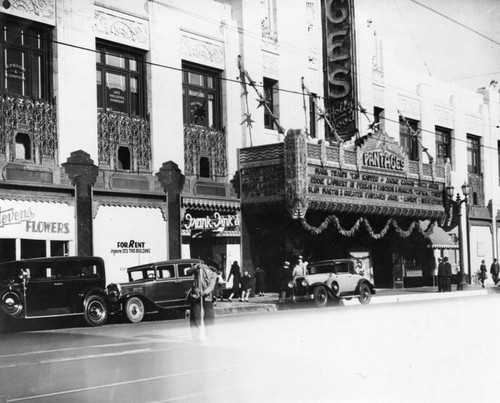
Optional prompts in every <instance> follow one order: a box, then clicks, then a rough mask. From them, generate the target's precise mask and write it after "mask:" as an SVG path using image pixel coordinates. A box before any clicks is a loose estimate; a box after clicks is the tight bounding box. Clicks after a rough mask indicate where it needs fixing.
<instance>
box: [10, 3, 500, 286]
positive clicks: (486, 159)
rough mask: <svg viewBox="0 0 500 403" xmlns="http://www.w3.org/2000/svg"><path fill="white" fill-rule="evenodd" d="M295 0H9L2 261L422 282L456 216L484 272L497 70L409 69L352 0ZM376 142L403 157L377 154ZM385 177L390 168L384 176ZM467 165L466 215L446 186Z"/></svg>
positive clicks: (493, 247)
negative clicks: (339, 272) (451, 74)
mask: <svg viewBox="0 0 500 403" xmlns="http://www.w3.org/2000/svg"><path fill="white" fill-rule="evenodd" d="M346 4H347V6H348V8H346V9H344V8H343V7H346ZM290 7H291V4H290V2H288V1H285V0H255V1H249V0H183V1H178V0H150V1H146V0H144V1H143V0H141V1H137V0H121V1H118V0H99V1H91V0H84V1H82V0H78V1H77V0H65V1H64V2H63V1H62V0H47V1H44V2H39V1H23V2H20V1H17V0H10V1H5V2H3V3H2V6H1V8H0V22H1V24H2V32H3V35H2V43H1V45H0V46H1V47H2V52H1V56H0V57H1V58H2V63H1V64H2V66H3V67H2V69H1V77H0V86H1V99H0V102H1V103H0V125H1V132H0V167H1V171H2V176H1V178H0V260H2V261H6V260H12V259H19V258H28V257H37V256H55V255H98V256H101V257H103V258H104V260H105V262H106V265H107V276H108V280H109V281H123V280H125V274H124V273H125V272H124V270H125V268H126V267H129V266H132V265H137V264H141V263H146V262H149V261H155V260H163V259H167V258H178V257H200V258H202V259H206V260H208V261H212V262H214V263H215V264H218V265H220V266H221V267H223V268H224V269H225V270H226V272H227V271H228V269H229V267H230V265H231V263H232V262H233V261H238V262H240V265H242V266H244V267H247V268H249V269H250V270H253V269H255V267H257V266H263V267H264V268H265V269H266V271H268V273H269V278H270V279H271V286H272V280H273V279H274V278H276V277H277V274H276V270H277V268H278V267H280V266H281V262H280V261H281V260H283V259H290V258H293V257H294V256H295V255H296V254H306V255H307V257H308V258H309V259H316V258H326V257H340V255H342V257H346V256H348V255H351V256H353V257H356V258H359V259H363V262H364V264H365V265H366V268H367V272H368V273H370V274H369V275H370V276H371V277H372V279H373V280H374V281H375V284H376V285H377V286H388V287H389V286H411V285H416V284H423V283H428V282H429V281H432V278H433V273H434V272H433V270H434V261H435V258H436V257H437V256H438V255H440V254H446V255H449V256H450V257H451V259H452V261H453V263H455V264H456V263H457V260H458V259H459V258H460V253H458V252H457V242H455V241H454V239H453V237H452V236H450V235H448V232H451V234H452V235H453V234H454V233H456V234H458V232H457V225H461V226H462V227H463V229H464V234H469V238H468V242H467V244H468V245H469V247H468V248H464V249H465V250H464V253H463V256H462V259H463V260H467V262H468V263H469V262H470V265H469V264H467V265H466V266H467V271H468V272H469V273H470V270H469V269H468V267H469V266H470V267H471V268H472V269H475V268H476V267H478V265H479V262H480V260H482V259H485V260H487V261H488V262H489V261H491V260H492V258H493V257H496V256H498V225H497V222H498V218H497V216H498V206H497V203H498V202H497V200H499V197H500V195H499V194H498V192H499V168H498V166H499V165H498V161H499V159H500V153H499V151H498V150H499V143H498V142H499V140H500V132H499V129H498V127H497V126H498V122H499V120H500V108H499V106H498V105H499V96H498V89H497V88H496V86H495V84H492V85H490V86H489V87H487V88H484V89H482V90H480V91H479V92H477V93H470V92H467V91H464V90H461V89H457V88H452V87H449V86H445V85H443V84H442V83H438V82H434V81H428V82H424V83H422V82H420V81H419V80H417V79H415V80H414V79H412V78H411V76H410V75H409V74H407V72H398V71H397V69H396V67H397V61H395V60H393V59H391V55H390V53H389V52H384V51H383V48H382V46H381V43H382V39H381V38H379V37H378V36H377V32H376V31H375V30H374V29H373V27H370V26H368V25H367V24H366V18H365V17H364V16H363V10H360V9H358V8H356V7H355V4H354V3H352V2H336V1H333V0H326V1H320V0H303V1H302V0H301V1H297V2H296V4H294V6H293V9H291V8H290ZM351 67H352V68H351ZM354 67H355V68H354ZM325 72H326V75H325ZM332 128H335V130H332ZM290 129H293V130H290ZM297 130H298V131H297ZM377 141H378V142H379V145H380V144H384V147H385V145H387V147H385V148H384V152H387V155H386V156H385V157H383V158H386V157H387V158H388V160H390V161H393V162H394V163H395V164H396V165H391V164H392V162H389V163H388V165H384V166H378V167H377V166H374V164H378V163H380V159H379V160H378V161H379V162H373V161H374V160H373V158H372V160H370V161H372V162H369V157H365V155H371V156H372V157H373V156H374V155H380V154H377V152H379V151H380V150H379V149H378V148H377V147H378V146H377V145H376V144H375V143H376V142H377ZM370 153H371V154H370ZM429 156H430V157H431V158H432V159H429ZM377 158H380V157H377ZM375 159H376V158H375ZM465 160H467V161H468V164H467V166H466V165H465V164H464V163H460V161H465ZM384 161H385V160H384ZM401 161H403V162H402V164H403V168H402V169H395V168H394V167H396V166H397V164H399V163H401ZM370 164H371V165H370ZM384 164H385V162H384ZM266 167H267V168H269V171H266V169H267V168H266ZM400 168H401V166H400ZM364 170H365V171H366V172H364ZM344 175H348V176H349V178H348V179H346V177H345V176H344ZM356 175H365V176H366V179H367V181H368V182H367V181H364V180H361V179H359V177H356ZM369 176H374V177H375V176H377V177H383V178H385V179H384V182H383V183H378V184H377V185H376V186H377V187H376V188H375V187H373V186H372V188H371V189H369V186H368V185H369V184H370V183H369V181H370V179H368V177H369ZM332 177H334V178H336V179H335V181H337V182H335V183H334V182H333V181H332ZM391 180H392V181H393V182H394V183H391ZM403 181H406V182H405V183H403ZM412 181H413V182H412ZM464 181H465V182H468V183H469V184H470V185H471V189H472V193H471V195H470V197H469V205H468V206H467V214H465V213H464V214H462V222H461V223H458V222H457V221H456V220H457V214H456V208H455V209H454V208H453V204H450V203H448V202H447V201H446V200H438V199H439V197H438V194H437V193H440V194H444V190H445V188H446V187H447V186H449V185H453V186H454V187H455V189H460V186H461V185H462V184H463V183H464ZM313 182H314V183H313ZM292 183H293V184H294V186H288V187H287V185H290V184H292ZM411 183H413V184H411ZM344 185H346V186H352V189H353V190H352V192H353V193H347V192H345V191H344V190H343V189H342V188H343V187H345V186H344ZM372 185H373V184H372ZM252 186H255V188H252ZM383 186H386V187H385V188H383ZM389 186H397V187H398V188H400V190H401V191H402V192H403V193H404V192H405V191H407V192H408V191H409V190H408V189H410V188H411V194H409V193H406V195H403V194H400V193H401V192H399V190H398V191H396V192H393V193H394V194H390V193H391V192H390V188H389ZM363 187H364V188H363ZM362 188H363V189H362ZM251 189H254V190H258V192H255V191H252V190H251ZM341 190H342V194H340V191H341ZM266 192H267V193H266ZM356 192H358V193H356ZM417 193H418V195H417ZM356 194H358V196H359V195H361V194H362V195H363V196H362V197H358V196H356ZM382 196H384V199H383V201H382V199H381V197H382ZM417 196H418V197H417ZM405 197H406V199H405ZM396 198H397V200H396ZM360 199H362V202H360ZM417 199H418V200H417ZM297 201H298V204H297ZM391 203H393V204H394V205H393V206H392V207H394V209H393V210H391V209H390V208H388V207H387V204H388V205H389V207H390V206H391ZM405 203H408V204H405ZM342 205H343V206H351V207H350V208H347V207H344V208H343V209H342V208H341V207H339V206H342ZM364 205H370V206H372V207H370V208H367V207H366V206H365V207H363V206H364ZM292 206H294V207H293V208H292ZM355 206H357V207H355ZM297 208H298V210H297ZM463 208H464V209H465V206H464V207H463ZM298 212H299V213H300V214H303V216H300V214H299V215H298ZM464 212H465V210H464ZM332 215H334V216H336V218H337V219H338V222H337V221H335V219H334V218H331V216H332ZM328 217H330V218H328ZM398 217H401V219H399V221H398V219H397V218H398ZM391 219H394V221H391ZM328 220H329V221H328ZM360 220H361V221H360ZM326 221H328V222H329V223H330V222H331V223H332V225H330V224H328V225H327V224H324V223H325V222H326ZM424 221H425V222H426V223H423V222H424ZM395 222H396V223H397V224H394V223H395ZM417 222H418V224H419V225H418V227H417V226H416V223H417ZM367 223H369V226H367ZM414 223H415V224H414ZM388 225H389V227H390V228H389V227H387V226H388ZM356 226H357V227H356ZM326 227H328V228H326ZM358 227H362V228H361V229H360V230H359V231H353V228H355V229H356V228H358ZM386 227H387V228H386ZM370 228H371V230H370ZM415 228H417V229H415ZM319 229H321V235H320V238H321V241H320V242H318V236H317V235H318V234H316V233H317V232H318V231H319ZM410 229H411V237H410V238H408V237H409V235H408V236H406V235H407V233H408V231H410ZM419 229H420V230H419ZM351 231H352V232H356V235H355V236H354V235H353V236H348V235H349V234H351ZM384 231H385V232H384ZM447 231H448V232H447ZM382 232H384V233H383V234H382V235H385V236H387V237H388V238H384V236H380V235H381V233H382ZM374 235H376V236H375V237H374ZM438 235H439V236H438ZM433 237H434V239H433ZM353 240H354V242H353ZM384 242H388V243H390V244H391V245H393V246H394V247H393V249H394V250H392V251H391V253H390V254H387V255H384V256H378V255H377V253H378V252H377V251H380V250H383V249H384V245H385V243H384ZM415 244H418V245H419V249H418V251H425V252H426V253H425V254H424V255H425V256H426V258H425V259H424V260H425V261H418V259H417V258H416V256H419V253H417V252H416V251H415V250H414V245H415ZM325 245H327V246H328V247H324V246H325ZM331 245H336V246H335V247H334V248H331V247H330V246H331ZM337 246H338V247H337ZM403 250H404V252H402V251H403ZM379 254H380V253H379Z"/></svg>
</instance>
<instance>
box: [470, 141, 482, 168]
mask: <svg viewBox="0 0 500 403" xmlns="http://www.w3.org/2000/svg"><path fill="white" fill-rule="evenodd" d="M479 146H480V144H479V137H476V136H470V135H467V172H468V173H470V174H475V175H479V174H480V173H481V163H480V154H479Z"/></svg>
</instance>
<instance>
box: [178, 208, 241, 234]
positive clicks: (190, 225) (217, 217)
mask: <svg viewBox="0 0 500 403" xmlns="http://www.w3.org/2000/svg"><path fill="white" fill-rule="evenodd" d="M239 225H240V220H239V218H238V216H237V215H231V214H228V215H222V214H220V213H218V212H216V213H214V214H213V215H212V217H210V216H205V217H193V216H192V215H191V214H190V213H186V214H185V215H184V222H183V224H182V228H183V229H188V230H204V229H216V228H224V229H225V228H235V227H238V226H239Z"/></svg>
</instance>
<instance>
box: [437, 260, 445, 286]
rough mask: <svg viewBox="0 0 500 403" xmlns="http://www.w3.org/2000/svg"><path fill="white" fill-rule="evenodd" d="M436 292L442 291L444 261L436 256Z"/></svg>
mask: <svg viewBox="0 0 500 403" xmlns="http://www.w3.org/2000/svg"><path fill="white" fill-rule="evenodd" d="M438 292H444V262H443V259H441V258H440V257H439V258H438Z"/></svg>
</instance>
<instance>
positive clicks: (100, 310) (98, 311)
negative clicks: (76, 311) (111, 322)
mask: <svg viewBox="0 0 500 403" xmlns="http://www.w3.org/2000/svg"><path fill="white" fill-rule="evenodd" d="M107 319H108V305H107V304H106V301H104V298H102V297H101V296H99V295H91V296H90V297H89V298H88V300H87V304H86V305H85V320H86V321H87V323H88V324H89V325H90V326H101V325H103V324H104V323H105V322H106V320H107Z"/></svg>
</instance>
